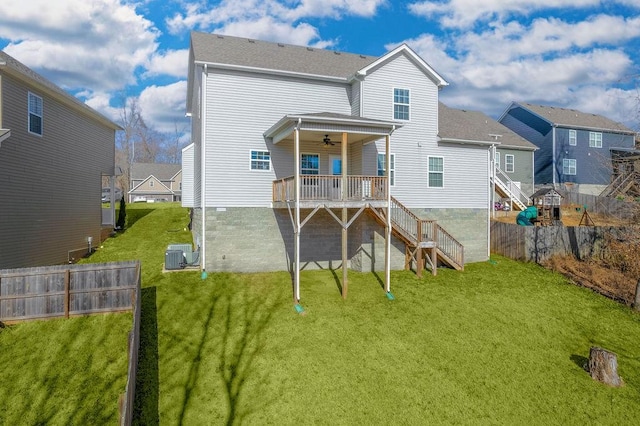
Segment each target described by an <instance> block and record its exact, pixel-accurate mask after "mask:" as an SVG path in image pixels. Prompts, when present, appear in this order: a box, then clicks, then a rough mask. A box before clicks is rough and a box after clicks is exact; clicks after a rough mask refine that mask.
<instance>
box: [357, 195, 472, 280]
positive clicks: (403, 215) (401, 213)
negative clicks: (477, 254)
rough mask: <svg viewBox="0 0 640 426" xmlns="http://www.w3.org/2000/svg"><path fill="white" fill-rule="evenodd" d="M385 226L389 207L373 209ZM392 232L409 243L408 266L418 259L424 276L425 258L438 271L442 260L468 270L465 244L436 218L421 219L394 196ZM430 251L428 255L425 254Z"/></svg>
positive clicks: (433, 271) (420, 270)
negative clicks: (466, 267) (445, 228)
mask: <svg viewBox="0 0 640 426" xmlns="http://www.w3.org/2000/svg"><path fill="white" fill-rule="evenodd" d="M369 211H370V213H371V214H372V216H373V217H374V218H375V219H376V220H377V221H378V222H379V223H380V224H381V225H382V226H384V225H385V223H386V221H385V216H386V208H375V209H370V210H369ZM390 211H391V233H392V234H393V235H394V236H395V237H396V238H398V239H399V240H400V241H402V242H403V243H404V244H405V248H406V253H405V268H407V269H409V267H410V265H411V261H412V260H413V261H415V262H416V272H417V274H418V276H421V275H422V270H423V269H424V266H425V265H424V261H425V260H426V262H427V263H429V265H430V269H431V272H432V273H433V275H435V274H436V270H437V264H438V261H440V262H442V263H444V264H446V265H448V266H450V267H452V268H454V269H456V270H458V271H461V270H464V247H463V245H462V244H461V243H460V242H459V241H457V240H456V239H455V238H453V236H451V234H449V233H448V232H447V231H445V230H444V228H442V227H441V226H440V225H438V223H437V222H436V221H435V220H427V219H420V218H419V217H418V216H416V215H415V214H414V213H413V212H411V210H409V209H408V208H407V207H405V206H404V205H403V204H402V203H400V202H399V201H398V200H396V199H395V198H393V197H391V206H390ZM425 254H426V256H425Z"/></svg>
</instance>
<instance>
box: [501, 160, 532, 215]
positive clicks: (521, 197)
mask: <svg viewBox="0 0 640 426" xmlns="http://www.w3.org/2000/svg"><path fill="white" fill-rule="evenodd" d="M503 177H504V180H505V181H506V182H507V183H508V185H505V184H504V182H503V179H502V178H503ZM498 182H500V183H502V184H503V186H504V188H503V189H504V190H505V191H508V192H509V193H510V194H511V195H512V196H514V197H513V198H515V199H516V200H518V202H520V203H522V204H524V205H525V206H528V205H530V204H531V199H530V198H529V196H528V195H527V194H525V193H524V192H523V191H522V189H520V188H519V187H518V186H517V185H515V184H514V183H513V181H512V180H511V178H510V177H509V176H508V175H507V174H506V173H505V172H504V171H502V169H501V168H500V167H498V166H497V165H496V183H498Z"/></svg>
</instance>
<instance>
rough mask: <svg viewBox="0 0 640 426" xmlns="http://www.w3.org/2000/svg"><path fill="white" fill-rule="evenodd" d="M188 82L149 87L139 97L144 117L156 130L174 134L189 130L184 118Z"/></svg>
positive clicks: (139, 104)
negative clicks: (176, 131)
mask: <svg viewBox="0 0 640 426" xmlns="http://www.w3.org/2000/svg"><path fill="white" fill-rule="evenodd" d="M186 96H187V82H186V81H185V80H182V81H178V82H177V83H173V84H169V85H166V86H149V87H147V88H145V89H144V90H143V91H142V92H141V93H140V96H139V97H138V106H139V107H140V110H141V111H142V116H143V118H144V120H145V122H146V123H147V125H150V126H151V127H153V128H154V129H155V130H157V131H160V132H166V133H174V132H175V130H176V126H177V129H178V131H184V130H186V129H187V124H188V120H187V119H186V118H184V115H185V108H186V102H187V101H186Z"/></svg>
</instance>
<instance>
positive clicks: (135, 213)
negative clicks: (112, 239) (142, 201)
mask: <svg viewBox="0 0 640 426" xmlns="http://www.w3.org/2000/svg"><path fill="white" fill-rule="evenodd" d="M152 211H153V209H128V210H127V228H130V227H131V226H133V225H134V224H135V223H136V222H137V221H139V220H140V219H142V218H143V217H145V216H146V215H148V214H149V213H151V212H152ZM125 230H126V229H125Z"/></svg>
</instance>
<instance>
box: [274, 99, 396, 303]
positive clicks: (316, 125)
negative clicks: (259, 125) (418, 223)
mask: <svg viewBox="0 0 640 426" xmlns="http://www.w3.org/2000/svg"><path fill="white" fill-rule="evenodd" d="M401 126H402V124H401V123H398V122H394V121H383V120H373V119H367V118H363V117H355V116H349V115H344V114H335V113H326V112H324V113H314V114H301V115H286V116H285V117H283V118H282V119H281V120H279V121H278V122H277V123H276V124H274V125H273V126H272V127H271V128H270V129H269V130H267V131H266V132H265V134H264V136H265V138H266V139H270V140H271V141H272V143H273V144H274V145H277V144H283V145H290V146H291V145H292V148H293V158H292V160H293V163H294V174H293V176H287V177H283V178H280V179H277V180H275V181H274V182H273V207H274V208H286V209H288V211H289V214H290V217H291V223H292V226H293V233H294V238H295V241H294V265H293V301H294V304H295V305H296V307H297V308H298V307H299V302H300V233H301V232H302V228H303V227H304V225H305V223H307V222H308V221H309V220H310V219H311V218H312V217H313V216H314V215H315V214H316V213H317V212H318V210H320V209H325V210H326V211H327V212H329V214H330V215H331V216H332V217H333V218H334V219H335V220H336V221H337V222H338V223H339V224H340V226H341V228H342V297H343V298H346V297H347V290H348V280H347V267H346V265H347V263H348V258H347V247H348V240H347V238H348V232H347V231H348V228H349V226H350V225H351V224H352V223H353V222H354V221H355V219H356V218H357V217H358V216H359V215H360V214H361V213H362V212H363V211H364V210H365V209H367V208H371V209H376V210H383V211H385V213H384V215H383V216H384V227H385V233H384V235H385V285H384V288H385V292H386V293H387V297H390V298H392V297H393V296H392V295H391V283H390V256H391V247H390V244H391V229H392V227H391V214H390V210H389V209H390V205H391V200H390V197H391V193H390V187H389V171H390V170H391V167H390V154H389V148H390V141H391V134H392V133H393V132H394V131H395V130H396V129H397V128H398V127H401ZM380 139H384V141H385V151H384V153H385V167H384V171H385V172H384V176H361V175H357V174H350V173H349V172H350V171H349V170H348V168H349V167H348V165H349V146H353V145H354V144H359V145H361V146H364V145H366V144H369V143H372V142H375V141H376V140H380ZM301 141H324V143H325V144H329V143H331V145H334V144H336V143H339V144H340V155H339V167H336V168H335V169H333V170H332V171H333V173H335V174H332V175H320V174H319V173H318V171H316V170H312V171H310V170H302V166H301V159H302V156H301V152H300V142H301ZM354 208H357V209H358V210H357V213H355V214H354V215H352V216H351V217H349V212H348V210H349V209H354ZM301 209H305V210H306V209H311V211H310V212H309V213H308V214H307V215H306V217H302V216H301ZM336 209H337V210H340V212H338V214H336V212H334V210H336Z"/></svg>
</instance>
